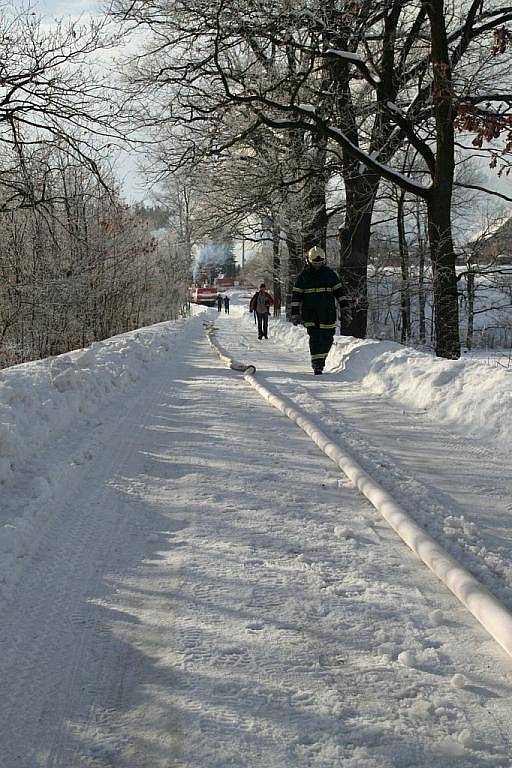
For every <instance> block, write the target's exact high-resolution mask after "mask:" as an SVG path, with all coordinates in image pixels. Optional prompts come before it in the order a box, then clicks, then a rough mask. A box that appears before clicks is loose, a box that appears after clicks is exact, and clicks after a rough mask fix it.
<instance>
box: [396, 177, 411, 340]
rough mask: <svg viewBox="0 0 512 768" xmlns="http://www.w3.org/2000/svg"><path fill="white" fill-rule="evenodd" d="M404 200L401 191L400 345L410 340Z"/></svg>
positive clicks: (399, 242) (399, 212) (407, 254)
mask: <svg viewBox="0 0 512 768" xmlns="http://www.w3.org/2000/svg"><path fill="white" fill-rule="evenodd" d="M404 200H405V192H404V190H401V191H400V192H399V194H398V206H397V217H396V220H397V229H398V249H399V252H400V271H401V274H402V281H401V284H400V315H401V318H402V330H401V337H400V340H401V342H402V344H405V342H406V341H407V340H408V339H410V338H411V292H410V282H409V249H408V247H407V238H406V235H405V218H404Z"/></svg>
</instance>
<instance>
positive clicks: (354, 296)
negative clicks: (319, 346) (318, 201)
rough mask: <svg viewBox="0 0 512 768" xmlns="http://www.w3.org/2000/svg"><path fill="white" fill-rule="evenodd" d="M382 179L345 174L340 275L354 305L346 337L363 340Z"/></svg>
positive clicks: (365, 175) (366, 320) (366, 174)
mask: <svg viewBox="0 0 512 768" xmlns="http://www.w3.org/2000/svg"><path fill="white" fill-rule="evenodd" d="M378 188H379V177H378V176H376V175H375V174H372V173H365V174H359V173H356V170H355V169H354V168H352V169H351V172H350V173H348V174H345V196H346V201H347V207H346V211H345V222H344V226H343V227H342V228H341V229H340V232H339V237H340V274H341V277H342V279H343V281H344V283H345V285H346V287H347V289H348V292H349V295H350V299H351V302H352V322H351V323H350V326H349V327H348V328H347V334H348V335H350V336H355V337H356V338H358V339H364V338H365V336H366V329H367V325H368V276H367V273H368V250H369V247H370V228H371V223H372V213H373V206H374V204H375V197H376V195H377V190H378Z"/></svg>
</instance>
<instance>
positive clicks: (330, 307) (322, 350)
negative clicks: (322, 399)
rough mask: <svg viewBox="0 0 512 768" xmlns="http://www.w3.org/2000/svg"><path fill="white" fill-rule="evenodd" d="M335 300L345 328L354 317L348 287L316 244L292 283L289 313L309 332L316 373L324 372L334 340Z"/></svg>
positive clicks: (294, 320)
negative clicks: (326, 359)
mask: <svg viewBox="0 0 512 768" xmlns="http://www.w3.org/2000/svg"><path fill="white" fill-rule="evenodd" d="M336 301H337V302H338V303H339V306H340V315H341V328H342V331H343V330H344V329H345V328H346V326H347V325H349V323H350V320H351V314H350V306H349V297H348V294H347V290H346V288H345V286H344V285H343V283H342V282H341V280H340V278H339V277H338V275H337V274H336V272H335V271H334V270H333V269H331V268H330V267H328V266H327V265H326V263H325V251H324V250H323V248H320V246H318V245H315V246H314V248H311V250H309V251H308V255H307V262H306V267H305V268H304V269H303V270H302V272H301V273H300V275H298V277H297V280H296V282H295V285H294V287H293V293H292V304H291V317H290V320H291V322H292V323H293V324H294V325H297V323H299V322H300V321H302V323H303V325H304V327H305V328H306V330H307V332H308V335H309V351H310V353H311V366H312V368H313V372H314V374H315V376H316V375H318V374H321V373H322V372H323V370H324V365H325V358H326V357H327V355H328V354H329V350H330V349H331V346H332V342H333V340H334V332H335V330H336Z"/></svg>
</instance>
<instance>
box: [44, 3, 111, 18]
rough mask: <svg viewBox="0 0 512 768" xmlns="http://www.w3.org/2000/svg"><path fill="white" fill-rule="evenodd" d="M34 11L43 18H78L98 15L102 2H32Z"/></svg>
mask: <svg viewBox="0 0 512 768" xmlns="http://www.w3.org/2000/svg"><path fill="white" fill-rule="evenodd" d="M31 5H32V7H33V8H34V10H37V11H39V13H41V14H42V15H44V16H54V17H61V16H80V14H82V13H91V12H92V13H99V12H101V9H102V6H103V5H104V3H103V2H102V0H32V2H31Z"/></svg>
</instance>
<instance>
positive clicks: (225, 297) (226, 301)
mask: <svg viewBox="0 0 512 768" xmlns="http://www.w3.org/2000/svg"><path fill="white" fill-rule="evenodd" d="M224 312H225V313H226V315H229V296H224Z"/></svg>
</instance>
